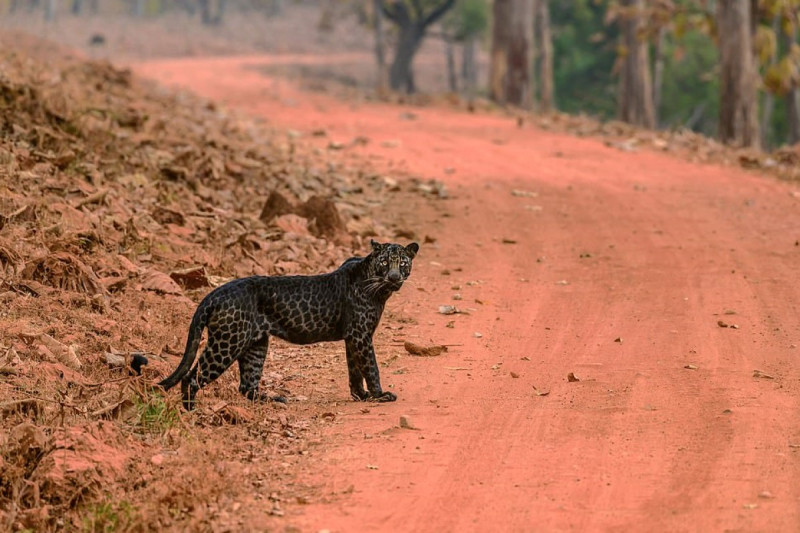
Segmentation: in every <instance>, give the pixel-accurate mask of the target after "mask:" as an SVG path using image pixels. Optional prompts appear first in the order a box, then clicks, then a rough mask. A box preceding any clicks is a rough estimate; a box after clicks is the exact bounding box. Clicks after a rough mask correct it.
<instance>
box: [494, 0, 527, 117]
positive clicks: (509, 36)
mask: <svg viewBox="0 0 800 533" xmlns="http://www.w3.org/2000/svg"><path fill="white" fill-rule="evenodd" d="M492 12H493V14H494V22H493V26H492V58H491V66H490V74H489V95H490V97H491V98H492V99H493V100H494V101H496V102H500V103H508V104H512V105H516V106H520V107H524V108H530V107H531V104H532V102H533V80H532V72H531V71H532V66H533V61H532V53H533V50H532V48H533V46H532V45H533V4H532V1H531V0H495V2H494V5H493V7H492Z"/></svg>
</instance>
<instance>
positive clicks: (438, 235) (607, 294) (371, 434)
mask: <svg viewBox="0 0 800 533" xmlns="http://www.w3.org/2000/svg"><path fill="white" fill-rule="evenodd" d="M266 62H267V60H264V59H257V58H245V59H241V60H224V59H208V60H206V59H198V60H179V61H163V62H150V63H146V64H140V65H136V66H135V71H137V72H138V73H140V74H143V75H145V76H148V77H151V78H154V79H157V80H160V81H162V82H164V83H167V84H177V85H180V86H183V87H189V88H191V89H192V90H193V91H195V92H197V93H199V94H200V95H202V96H205V97H210V98H212V99H217V100H221V101H224V102H225V103H228V104H231V105H233V106H236V107H239V108H241V109H243V110H245V111H247V112H250V113H252V114H254V115H259V116H263V117H265V118H267V119H269V120H270V121H271V122H272V123H273V124H274V125H276V126H279V127H286V128H292V129H294V130H297V131H299V132H301V133H304V134H308V133H310V132H312V131H314V130H324V131H325V132H326V134H327V136H326V137H320V138H316V137H315V138H313V139H312V140H311V141H309V142H314V143H319V146H320V147H321V148H324V147H326V146H329V145H330V143H331V142H333V143H334V144H333V145H332V146H335V147H337V148H338V147H340V145H339V144H335V143H341V144H342V145H344V149H345V150H348V151H350V152H351V153H352V154H353V155H354V156H356V157H358V158H361V159H364V158H369V159H372V163H373V164H375V165H377V166H378V167H379V168H382V169H383V170H384V171H385V172H392V171H394V172H396V173H398V174H399V173H403V174H407V175H410V176H417V177H420V178H426V179H427V178H437V179H440V180H442V182H444V183H445V184H446V186H447V187H448V190H449V192H450V196H451V197H450V198H448V199H442V200H438V201H437V202H435V203H425V202H417V203H415V202H409V203H407V204H405V205H403V206H395V208H396V209H397V217H398V220H400V221H402V223H403V224H405V226H407V227H408V228H409V229H410V230H412V231H414V232H416V234H417V235H420V236H422V235H430V236H432V237H433V238H435V239H436V243H435V244H427V245H425V246H423V248H422V251H421V253H420V256H419V258H418V259H417V263H418V264H417V266H416V270H415V272H414V274H413V275H412V278H413V280H414V283H413V285H412V286H411V287H407V288H405V289H404V290H403V291H402V292H401V294H400V295H399V296H398V297H396V299H395V300H396V301H395V300H393V301H392V302H391V303H390V312H402V314H403V315H404V316H409V317H413V318H414V319H415V322H412V323H410V324H401V325H400V326H396V328H401V329H399V330H398V331H396V332H394V334H393V335H394V336H393V338H395V339H396V340H403V339H408V340H412V341H414V342H417V343H419V344H430V343H443V344H452V345H454V346H451V347H450V350H449V352H447V353H445V354H443V355H441V356H439V357H435V358H415V357H410V356H402V357H399V358H395V359H393V360H391V361H389V363H390V364H388V366H387V367H386V368H385V369H384V381H385V382H386V383H387V384H391V385H393V387H394V390H395V391H396V392H397V394H398V396H399V401H398V402H397V403H396V404H392V405H380V406H368V408H366V409H364V406H363V405H358V404H348V405H341V404H340V405H339V406H338V407H337V409H339V411H337V412H336V413H335V415H336V421H335V423H334V424H332V425H330V426H329V429H328V430H326V433H325V434H323V436H322V443H324V445H323V446H322V447H321V448H319V449H317V450H315V453H313V454H312V456H311V458H310V461H311V462H312V465H313V466H314V468H312V469H309V470H308V472H309V473H301V476H302V477H303V478H307V479H303V481H305V482H308V483H311V484H317V485H320V486H321V487H322V488H323V494H322V497H321V498H320V499H319V501H313V502H311V503H310V504H309V505H307V506H301V507H296V508H294V509H293V512H292V513H291V514H290V515H289V516H287V517H286V518H285V519H286V521H287V522H286V523H287V524H292V525H298V526H300V527H301V528H302V529H303V530H309V531H315V530H318V529H323V528H325V529H330V530H332V531H353V530H355V529H371V530H379V531H400V530H403V531H454V530H459V529H461V530H463V529H464V528H466V530H471V531H487V530H498V529H500V530H509V531H531V530H546V531H550V530H580V531H586V530H620V531H632V530H640V531H641V530H649V531H665V530H671V531H685V530H699V531H721V530H741V531H796V530H797V529H799V528H800V418H799V417H798V413H799V412H800V373H799V372H798V371H799V370H800V361H798V357H800V349H798V344H800V313H798V301H800V288H798V284H797V272H798V269H799V268H800V246H798V239H800V213H798V210H800V193H798V192H797V190H798V187H797V186H796V185H793V184H790V183H785V182H778V181H775V180H773V179H771V178H767V177H763V176H759V175H755V174H749V173H747V172H744V171H741V170H738V169H731V168H724V167H719V166H711V165H698V164H690V163H686V162H684V161H681V160H679V159H677V158H673V157H670V156H666V155H662V154H658V153H655V152H648V151H642V152H637V153H624V152H621V151H618V150H615V149H612V148H608V147H606V146H604V145H603V144H602V143H601V142H599V141H597V140H591V139H576V138H572V137H568V136H565V135H559V134H552V133H546V132H543V131H538V130H536V129H532V128H528V127H524V128H518V127H517V126H516V124H515V123H513V122H512V121H510V120H509V119H506V118H499V117H493V116H475V115H467V114H460V113H456V112H450V111H446V110H441V109H432V108H431V109H416V108H415V109H413V114H408V110H404V109H403V108H400V107H392V106H388V105H380V104H363V105H352V104H347V103H342V102H338V101H335V100H332V99H329V98H326V97H324V96H321V95H318V94H314V95H312V94H303V93H299V92H297V91H296V90H294V89H292V87H291V86H289V85H287V84H285V83H283V82H281V81H279V80H274V79H269V78H266V77H264V76H261V75H259V74H258V73H257V72H256V71H255V69H253V68H250V67H252V66H253V65H255V64H265V63H266ZM357 137H362V139H361V141H360V142H358V143H353V144H352V145H350V144H349V143H350V141H352V140H354V139H355V138H357ZM514 191H516V192H514ZM415 289H416V290H415ZM456 293H458V294H459V295H460V296H461V298H462V299H461V300H453V295H454V294H456ZM443 304H447V305H456V306H457V307H458V308H459V309H461V310H465V311H467V312H468V313H469V314H456V315H442V314H439V312H438V308H439V306H440V305H443ZM448 325H449V326H450V327H448ZM385 348H386V347H385V346H379V347H378V350H379V352H380V351H381V350H383V353H385ZM569 373H573V374H574V375H575V376H576V377H577V379H579V381H568V379H567V376H568V374H569ZM401 415H406V416H407V417H408V418H409V419H410V421H411V425H413V426H415V427H416V428H417V429H403V428H400V427H398V421H399V417H400V416H401ZM304 472H305V471H304ZM263 512H264V510H263V509H262V510H258V509H252V510H250V511H248V512H246V516H247V520H248V521H250V522H251V523H252V525H254V526H256V525H258V524H259V523H260V522H259V520H261V518H260V514H263ZM273 524H274V522H273Z"/></svg>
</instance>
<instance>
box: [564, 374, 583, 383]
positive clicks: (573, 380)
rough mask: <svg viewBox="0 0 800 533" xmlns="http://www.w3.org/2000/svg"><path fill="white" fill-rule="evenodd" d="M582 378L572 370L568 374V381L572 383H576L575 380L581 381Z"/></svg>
mask: <svg viewBox="0 0 800 533" xmlns="http://www.w3.org/2000/svg"><path fill="white" fill-rule="evenodd" d="M580 380H581V378H579V377H578V376H576V375H575V374H574V373H572V372H570V373H569V374H567V381H569V382H570V383H574V382H576V381H580Z"/></svg>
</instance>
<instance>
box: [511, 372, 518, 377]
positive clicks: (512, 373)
mask: <svg viewBox="0 0 800 533" xmlns="http://www.w3.org/2000/svg"><path fill="white" fill-rule="evenodd" d="M510 374H511V377H512V378H518V377H519V374H517V373H516V372H510Z"/></svg>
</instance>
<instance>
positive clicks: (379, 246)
mask: <svg viewBox="0 0 800 533" xmlns="http://www.w3.org/2000/svg"><path fill="white" fill-rule="evenodd" d="M369 243H370V244H371V245H372V251H373V252H380V251H381V249H382V248H383V245H382V244H381V243H379V242H378V241H376V240H375V239H370V240H369Z"/></svg>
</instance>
